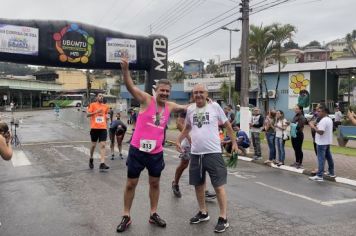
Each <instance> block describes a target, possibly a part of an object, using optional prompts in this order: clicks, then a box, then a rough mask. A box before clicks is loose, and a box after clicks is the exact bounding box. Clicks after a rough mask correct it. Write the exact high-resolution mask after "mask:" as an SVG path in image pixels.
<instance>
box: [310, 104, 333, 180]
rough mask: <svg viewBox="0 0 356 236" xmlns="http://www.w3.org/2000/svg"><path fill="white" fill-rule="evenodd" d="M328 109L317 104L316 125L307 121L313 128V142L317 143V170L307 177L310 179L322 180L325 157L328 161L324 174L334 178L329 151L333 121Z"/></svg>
mask: <svg viewBox="0 0 356 236" xmlns="http://www.w3.org/2000/svg"><path fill="white" fill-rule="evenodd" d="M328 113H329V111H328V109H327V108H326V107H325V106H323V105H319V106H318V108H317V114H318V117H319V118H320V121H319V123H318V124H317V125H315V123H314V122H309V125H310V128H312V129H314V130H315V143H316V145H317V156H318V172H317V174H316V175H315V176H313V177H309V179H310V180H314V181H323V180H324V179H323V172H324V164H325V159H326V161H327V162H328V166H329V172H328V173H327V174H326V175H327V176H329V177H331V178H335V172H334V161H333V157H332V155H331V152H330V144H332V142H333V121H332V120H331V118H330V117H329V116H328Z"/></svg>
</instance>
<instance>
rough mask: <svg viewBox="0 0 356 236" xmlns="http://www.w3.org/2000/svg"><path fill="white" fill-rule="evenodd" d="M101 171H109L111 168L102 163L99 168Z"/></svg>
mask: <svg viewBox="0 0 356 236" xmlns="http://www.w3.org/2000/svg"><path fill="white" fill-rule="evenodd" d="M99 169H100V170H108V169H110V167H108V166H107V165H106V164H105V163H101V164H100V166H99Z"/></svg>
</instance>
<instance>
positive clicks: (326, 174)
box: [325, 172, 336, 178]
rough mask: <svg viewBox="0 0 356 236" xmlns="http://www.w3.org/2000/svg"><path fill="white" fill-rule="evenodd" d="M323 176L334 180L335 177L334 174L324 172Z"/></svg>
mask: <svg viewBox="0 0 356 236" xmlns="http://www.w3.org/2000/svg"><path fill="white" fill-rule="evenodd" d="M325 176H327V177H330V178H335V177H336V175H335V174H330V173H329V172H326V173H325Z"/></svg>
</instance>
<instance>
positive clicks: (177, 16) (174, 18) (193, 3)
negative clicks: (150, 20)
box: [153, 0, 205, 32]
mask: <svg viewBox="0 0 356 236" xmlns="http://www.w3.org/2000/svg"><path fill="white" fill-rule="evenodd" d="M204 1H205V0H203V1H202V2H201V0H197V1H191V2H190V3H189V4H187V5H186V6H185V7H184V8H181V9H180V11H179V12H178V11H176V13H175V14H173V15H171V16H170V17H169V19H168V20H167V21H163V22H162V23H161V24H160V25H159V26H156V27H153V28H155V29H154V31H156V32H157V31H159V30H163V29H165V28H167V26H168V27H169V24H170V23H172V22H174V21H175V22H176V21H178V20H180V19H181V18H182V16H183V15H186V14H188V13H189V10H190V11H192V10H194V7H195V6H197V5H198V4H199V3H203V2H204Z"/></svg>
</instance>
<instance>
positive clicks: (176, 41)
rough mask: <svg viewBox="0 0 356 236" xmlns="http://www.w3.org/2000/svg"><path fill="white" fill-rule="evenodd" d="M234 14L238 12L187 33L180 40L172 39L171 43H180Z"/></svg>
mask: <svg viewBox="0 0 356 236" xmlns="http://www.w3.org/2000/svg"><path fill="white" fill-rule="evenodd" d="M232 16H235V17H236V13H232V14H230V15H228V16H226V17H224V18H222V19H220V20H218V21H216V22H213V23H211V24H209V25H207V26H205V27H203V28H201V29H200V30H198V31H195V32H192V33H190V34H188V35H186V36H184V37H180V39H179V40H175V41H172V42H171V43H170V44H176V43H178V42H180V41H182V40H184V39H186V38H188V37H190V36H192V35H194V34H197V33H199V32H200V31H202V30H204V29H206V28H209V27H211V26H213V25H215V24H217V23H220V22H222V21H224V20H227V19H229V18H231V17H232Z"/></svg>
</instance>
